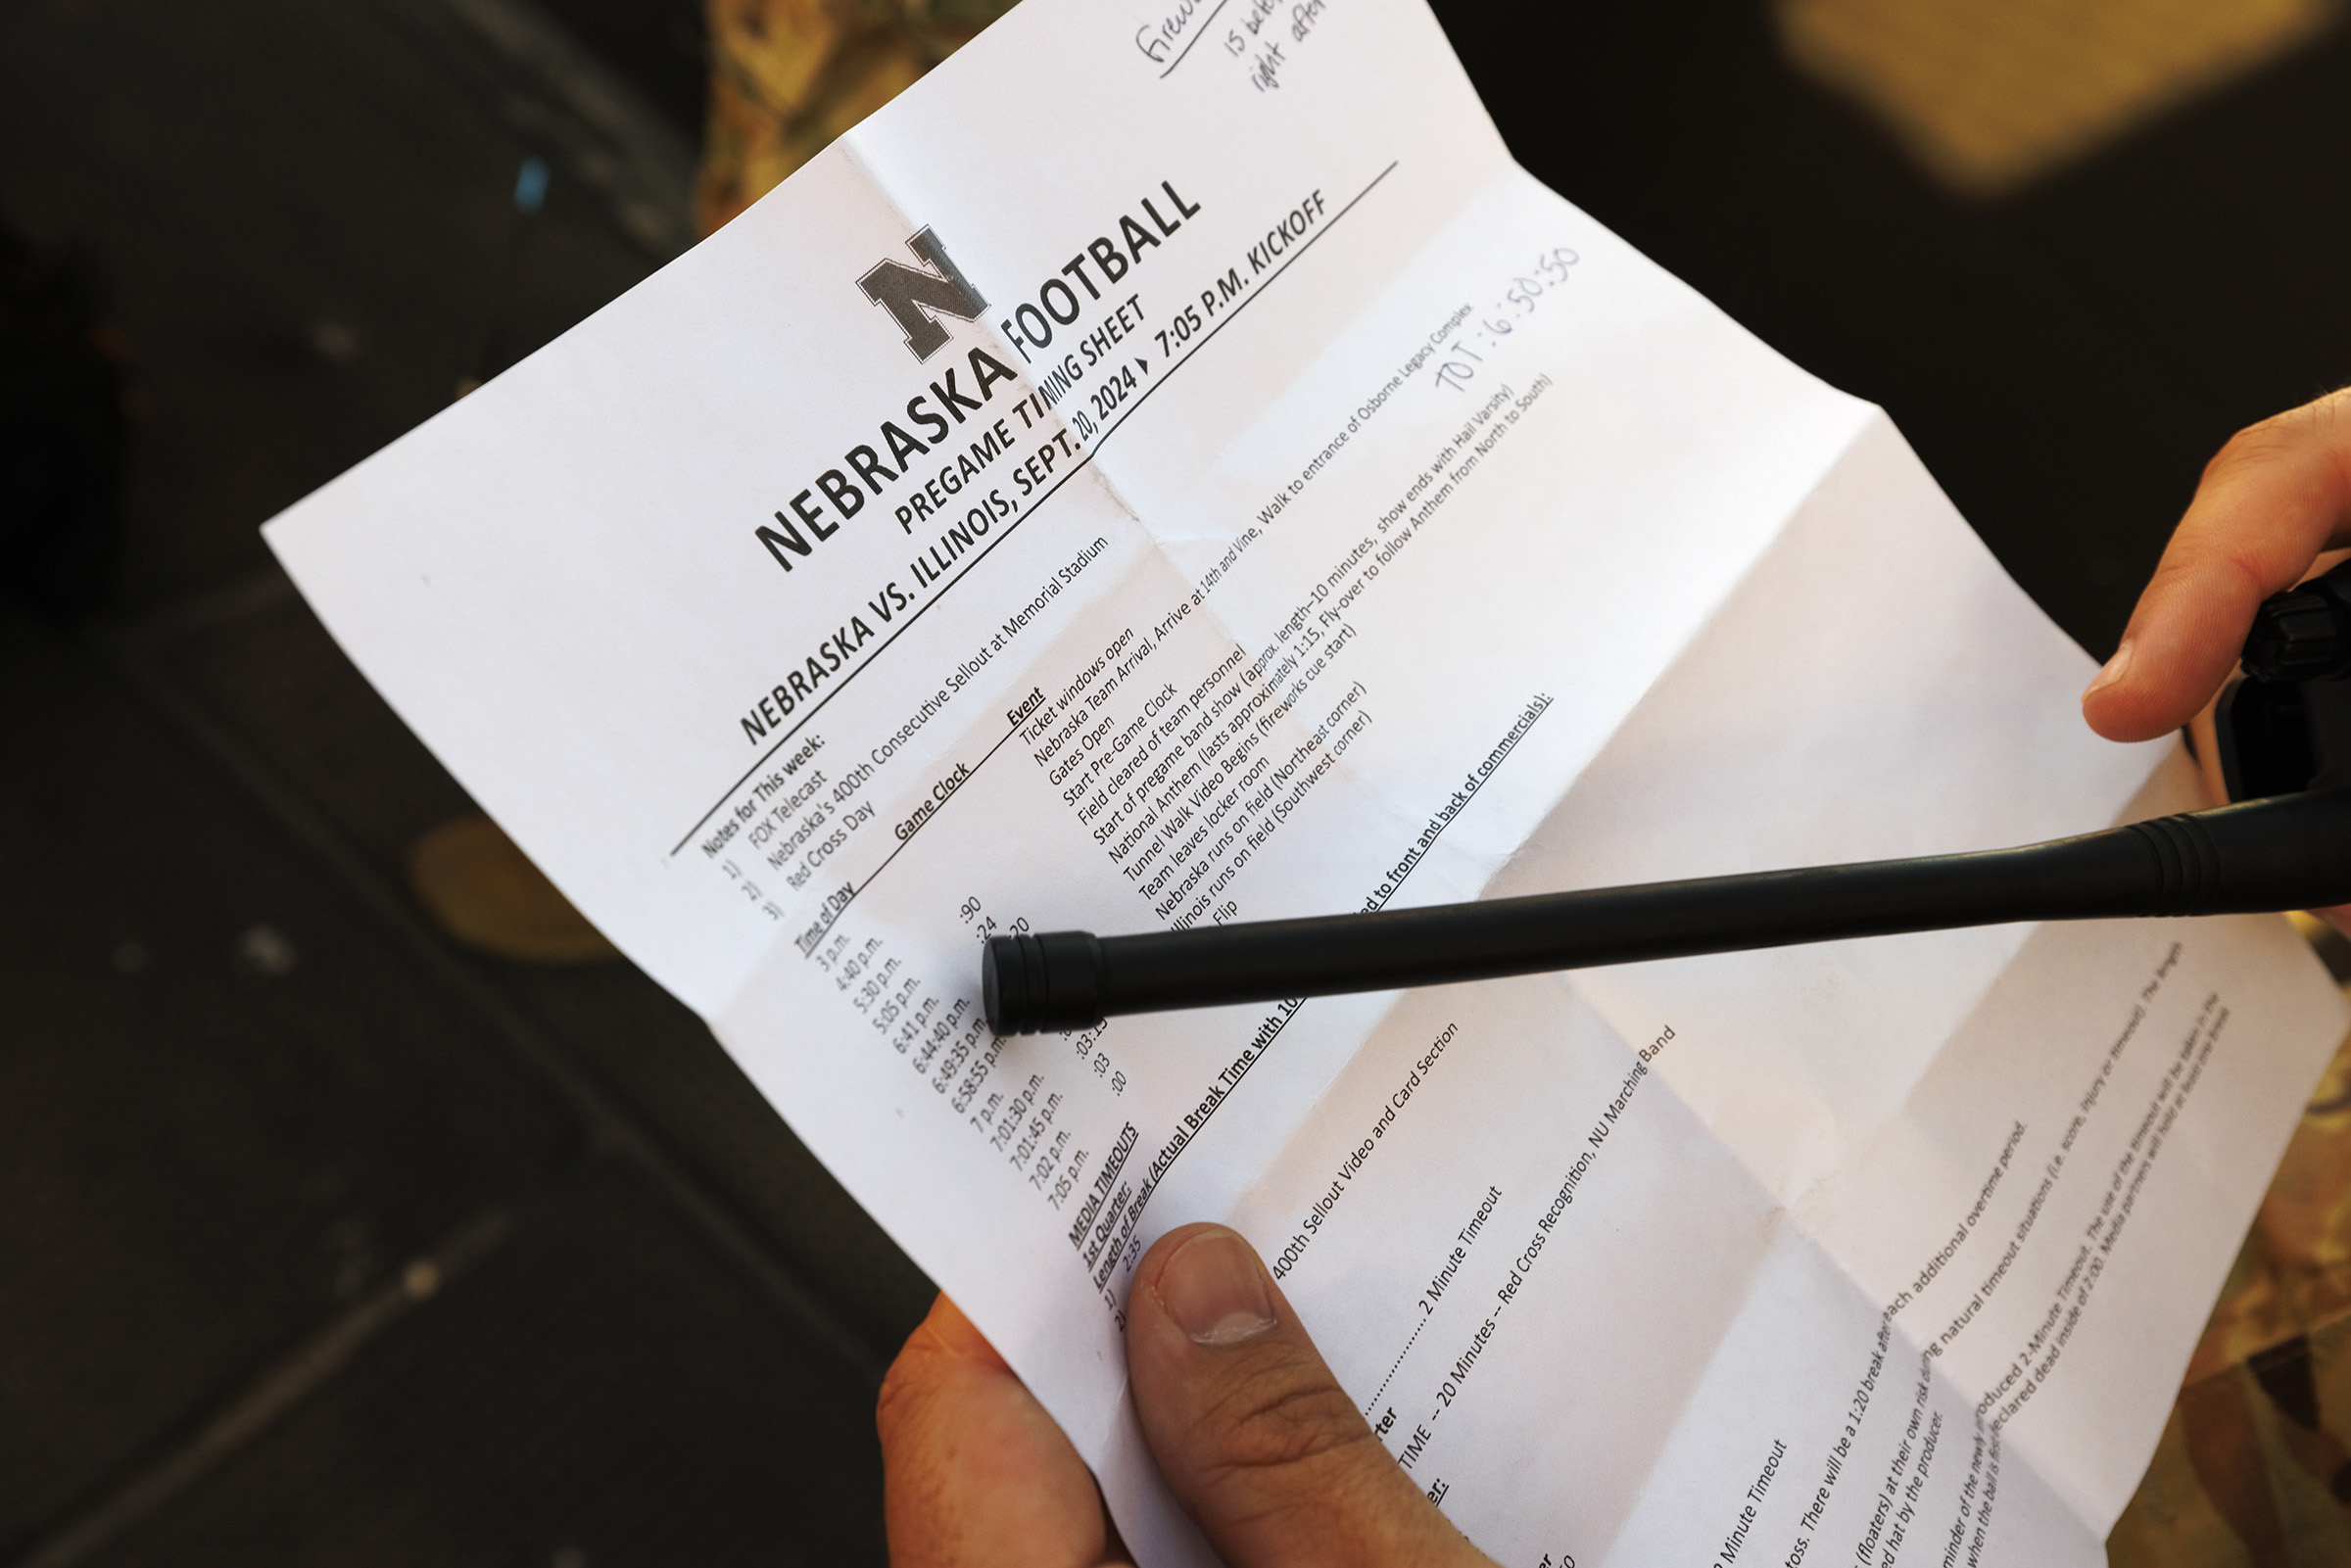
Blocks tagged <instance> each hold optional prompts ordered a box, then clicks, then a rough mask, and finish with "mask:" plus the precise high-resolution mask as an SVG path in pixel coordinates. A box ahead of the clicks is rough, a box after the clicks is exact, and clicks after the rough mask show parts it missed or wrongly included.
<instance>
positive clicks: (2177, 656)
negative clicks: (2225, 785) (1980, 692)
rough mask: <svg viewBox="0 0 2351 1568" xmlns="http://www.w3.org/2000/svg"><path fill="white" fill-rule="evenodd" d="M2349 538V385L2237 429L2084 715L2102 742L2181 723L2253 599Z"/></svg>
mask: <svg viewBox="0 0 2351 1568" xmlns="http://www.w3.org/2000/svg"><path fill="white" fill-rule="evenodd" d="M2344 546H2351V388H2346V389H2344V390H2343V391H2341V392H2337V393H2335V394H2333V395H2332V396H2330V397H2326V398H2321V399H2320V400H2319V401H2318V402H2316V403H2312V404H2304V405H2303V406H2301V407H2299V408H2295V409H2291V410H2289V411H2287V412H2285V413H2281V414H2279V415H2278V416H2277V417H2275V418H2272V419H2265V420H2263V421H2262V422H2261V423H2260V424H2257V425H2255V426H2253V427H2252V428H2250V429H2248V430H2243V431H2239V432H2238V433H2237V434H2236V435H2235V436H2234V437H2233V438H2231V441H2230V443H2229V445H2227V446H2226V447H2223V448H2222V449H2221V451H2220V455H2218V456H2216V457H2214V458H2213V459H2212V461H2211V462H2210V463H2208V464H2206V465H2205V468H2204V479H2203V482H2202V483H2201V484H2200V485H2198V486H2197V488H2196V495H2195V499H2194V500H2193V501H2191V502H2189V504H2188V508H2187V515H2186V516H2185V517H2183V518H2182V519H2181V521H2180V526H2179V528H2178V529H2177V530H2176V531H2175V532H2174V533H2173V535H2172V542H2171V544H2170V545H2169V546H2165V548H2164V552H2163V559H2162V561H2161V562H2159V563H2158V564H2157V565H2156V568H2155V576H2154V579H2153V580H2152V581H2151V582H2149V583H2148V584H2147V588H2146V592H2145V593H2143V594H2140V595H2139V597H2138V607H2137V608H2136V609H2135V610H2134V611H2132V613H2131V624H2130V625H2129V626H2128V627H2127V628H2125V629H2124V632H2123V641H2122V645H2121V646H2120V647H2119V648H2117V649H2116V650H2115V655H2114V657H2113V658H2111V659H2109V660H2108V661H2107V662H2106V667H2105V668H2104V669H2102V670H2100V671H2099V672H2098V675H2097V679H2096V680H2094V681H2092V682H2090V684H2089V689H2087V691H2085V692H2083V693H2082V713H2083V717H2084V718H2086V719H2087V720H2088V721H2089V727H2090V728H2091V729H2092V730H2095V731H2096V732H2097V733H2098V734H2100V735H2102V736H2105V737H2106V738H2107V739H2109V740H2151V739H2154V738H2155V737H2156V736H2161V735H2164V734H2166V733H2168V732H2170V731H2173V730H2177V729H2179V728H2180V727H2181V726H2182V725H2183V724H2185V723H2187V722H2188V721H2189V720H2190V719H2192V718H2194V717H2196V716H2197V715H2198V714H2200V713H2202V712H2203V711H2204V710H2205V709H2206V708H2208V707H2209V706H2210V704H2211V702H2212V699H2213V697H2214V696H2215V695H2216V694H2217V693H2218V692H2219V690H2220V689H2221V683H2222V682H2224V681H2226V680H2227V679H2228V678H2229V672H2230V671H2231V669H2233V668H2234V667H2235V665H2236V656H2237V653H2238V650H2239V649H2241V648H2242V647H2243V646H2244V641H2245V634H2246V633H2247V632H2248V631H2250V630H2251V629H2252V626H2253V612H2254V610H2255V609H2256V608H2258V607H2259V606H2260V604H2261V601H2262V600H2263V599H2265V598H2268V597H2269V596H2270V595H2271V594H2276V593H2279V592H2280V591H2282V590H2284V589H2288V588H2291V587H2293V586H2294V585H2295V584H2296V583H2299V582H2301V581H2302V580H2303V579H2304V578H2306V577H2308V576H2310V575H2311V572H2312V569H2313V568H2314V567H2315V566H2318V565H2320V564H2322V563H2321V560H2320V557H2321V556H2322V555H2324V554H2325V553H2326V552H2327V551H2329V550H2336V549H2341V548H2343V547H2344ZM2327 564H2330V563H2327ZM2202 749H2203V750H2204V752H2205V754H2207V755H2209V754H2210V747H2209V746H2205V747H2203V748H2202Z"/></svg>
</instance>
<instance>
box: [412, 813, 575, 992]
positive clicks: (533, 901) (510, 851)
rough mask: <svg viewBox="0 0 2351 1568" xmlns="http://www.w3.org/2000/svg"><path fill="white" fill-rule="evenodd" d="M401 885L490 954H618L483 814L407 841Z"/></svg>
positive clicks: (567, 960) (540, 960)
mask: <svg viewBox="0 0 2351 1568" xmlns="http://www.w3.org/2000/svg"><path fill="white" fill-rule="evenodd" d="M408 885H409V887H410V889H411V890H413V891H414V893H415V894H416V899H417V902H419V903H421V904H422V905H424V907H425V909H426V910H427V911H428V912H429V913H430V914H431V915H432V917H433V920H434V922H435V924H437V925H439V926H440V927H441V928H442V929H443V930H444V931H446V932H448V933H449V934H450V935H451V936H452V937H454V938H456V940H457V941H459V942H461V943H463V944H464V945H465V946H467V947H470V948H473V949H475V950H476V951H478V952H483V953H488V954H490V955H491V956H492V957H494V958H512V959H521V960H523V961H524V962H526V963H532V964H587V963H594V962H597V961H599V960H601V959H612V958H618V957H619V956H620V951H619V949H617V948H615V947H614V946H613V945H612V944H611V943H610V942H607V941H605V940H604V938H603V933H602V932H600V931H599V930H598V929H597V928H596V927H593V926H591V925H589V924H588V921H587V918H586V917H585V916H583V915H581V913H580V912H579V911H578V910H576V909H574V908H572V907H571V901H570V900H569V899H567V898H565V897H564V896H563V895H562V894H561V893H559V892H557V891H555V884H554V883H553V882H551V881H549V880H548V879H547V877H546V875H545V874H544V873H542V872H541V871H540V870H539V868H538V867H536V866H534V865H532V864H531V862H530V858H529V857H528V856H526V855H524V854H523V852H522V851H521V850H520V849H517V848H516V847H515V846H514V840H512V839H511V838H508V837H507V836H506V835H505V834H504V833H503V832H500V831H499V828H498V825H497V824H496V823H494V822H492V821H491V820H490V819H489V818H487V817H482V816H469V817H454V818H452V819H450V820H449V821H448V822H445V823H442V824H440V825H439V826H437V827H435V828H432V829H430V830H429V831H427V832H425V833H424V835H423V836H422V837H420V838H418V839H417V840H416V841H415V842H414V843H413V844H411V845H409V846H408Z"/></svg>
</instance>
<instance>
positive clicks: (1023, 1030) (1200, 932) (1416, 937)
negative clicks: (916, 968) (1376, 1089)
mask: <svg viewBox="0 0 2351 1568" xmlns="http://www.w3.org/2000/svg"><path fill="white" fill-rule="evenodd" d="M2322 644H2325V645H2324V646H2323V645H2322ZM2246 649H2247V658H2246V665H2247V672H2246V674H2244V675H2242V676H2240V677H2238V678H2237V681H2236V684H2235V685H2234V686H2232V688H2231V692H2230V693H2229V694H2228V695H2226V696H2225V697H2224V699H2223V703H2222V708H2221V713H2222V718H2223V723H2222V727H2221V728H2222V736H2221V739H2222V745H2223V749H2224V756H2223V759H2222V760H2223V765H2224V772H2225V774H2226V776H2227V777H2228V778H2229V780H2230V782H2231V787H2232V788H2234V787H2235V785H2236V782H2237V781H2238V780H2239V779H2252V778H2262V779H2265V780H2269V781H2273V782H2274V783H2273V786H2274V787H2282V788H2286V789H2294V790H2301V791H2305V792H2301V793H2281V794H2277V795H2274V796H2272V797H2271V798H2267V799H2261V800H2252V801H2247V802H2245V803H2242V804H2238V805H2231V806H2221V807H2217V808H2215V809H2213V810H2211V811H2199V812H2193V813H2189V814H2186V815H2183V816H2176V817H2163V818H2159V819H2157V820H2155V821H2152V822H2142V823H2133V824H2131V825H2130V826H2128V827H2124V828H2115V829H2109V830H2107V831H2106V832H2094V833H2087V834H2085V835H2083V836H2082V837H2079V838H2061V839H2057V840H2055V841H2053V842H2050V843H2045V844H2030V845H2027V846H2025V847H2024V848H2021V849H1995V850H1988V851H1984V852H1981V853H1976V854H1964V855H1939V856H1934V857H1931V858H1927V859H1918V860H1883V861H1872V862H1867V863H1864V864H1860V865H1852V866H1815V867H1809V868H1806V869H1803V870H1799V871H1774V872H1759V873H1756V874H1753V875H1751V876H1743V877H1706V878H1701V879H1696V880H1691V881H1675V882H1655V883H1651V884H1648V885H1646V886H1635V887H1603V888H1595V889H1592V890H1589V891H1585V892H1573V893H1549V894H1544V895H1541V896H1537V897H1532V898H1504V899H1492V900H1487V901H1483V902H1478V903H1468V904H1446V905H1439V906H1435V907H1432V908H1427V909H1408V910H1385V911H1381V912H1379V913H1377V914H1370V915H1335V916H1327V917H1323V918H1319V919H1310V920H1284V921H1260V922H1254V923H1250V924H1245V925H1234V926H1214V927H1197V928H1193V929H1190V930H1180V931H1149V932H1144V933H1141V934H1138V935H1133V936H1095V935H1093V934H1092V933H1091V932H1088V931H1049V932H1046V933H1044V934H1041V935H1018V936H997V937H992V938H990V939H989V941H988V943H987V946H986V949H985V951H984V955H983V957H982V961H981V985H982V994H983V997H984V1003H985V1007H986V1013H987V1022H988V1025H989V1026H990V1027H991V1028H993V1029H994V1030H995V1031H996V1032H997V1033H998V1034H1029V1033H1035V1032H1038V1031H1044V1030H1059V1029H1080V1028H1090V1027H1092V1026H1093V1025H1094V1024H1096V1023H1099V1022H1102V1021H1103V1020H1104V1019H1105V1018H1107V1017H1110V1016H1112V1015H1114V1014H1125V1013H1157V1012H1166V1011H1169V1010H1172V1009H1176V1008H1192V1007H1223V1006H1226V1005H1230V1004H1235V1003H1243V1002H1272V1001H1281V1000H1285V999H1288V998H1292V997H1306V996H1335V995H1340V994H1343V993H1346V992H1350V991H1385V990H1392V989H1395V988H1397V987H1400V986H1412V985H1445V984H1453V983H1456V982H1459V981H1463V980H1481V979H1493V978H1496V977H1499V976H1501V975H1505V974H1540V973H1545V972H1548V971H1554V970H1569V969H1585V968H1591V967H1594V966H1597V965H1603V964H1631V963H1638V962H1641V961H1643V960H1648V959H1659V958H1684V957H1688V956H1690V955H1692V954H1696V953H1722V952H1731V951H1736V950H1740V949H1746V948H1760V947H1786V946H1792V945H1795V944H1798V943H1803V942H1827V941H1838V940H1843V939H1845V938H1848V937H1855V936H1887V935H1894V934H1896V933H1899V932H1904V931H1925V930H1946V929H1951V928H1954V927H1965V926H1999V925H2006V924H2008V923H2010V922H2014V921H2042V920H2110V919H2116V918H2123V917H2133V916H2179V915H2243V914H2265V913H2271V912H2275V911H2279V910H2288V909H2323V908H2327V907H2330V906H2332V905H2336V904H2346V903H2351V679H2346V678H2347V677H2351V563H2346V565H2345V566H2342V567H2338V568H2336V570H2335V571H2334V572H2332V573H2329V574H2328V575H2327V578H2325V579H2323V580H2321V581H2320V582H2319V583H2317V584H2312V585H2306V586H2305V587H2304V588H2303V589H2300V590H2296V591H2294V592H2292V593H2288V594H2279V595H2278V596H2277V597H2276V598H2273V599H2271V600H2270V601H2268V602H2267V603H2265V604H2264V605H2263V606H2262V611H2261V614H2260V617H2259V618H2258V619H2257V621H2256V623H2255V626H2254V631H2253V635H2252V636H2251V637H2250V638H2249V639H2248V640H2247V641H2246ZM2312 672H2317V673H2316V674H2315V676H2314V675H2313V673H2312ZM2338 682H2339V683H2342V684H2341V685H2340V686H2339V687H2338V686H2337V685H2336V683H2338ZM2231 711H2236V712H2237V713H2239V715H2240V719H2239V722H2238V723H2236V724H2235V725H2233V726H2231V724H2230V723H2229V722H2228V720H2229V715H2230V714H2231ZM2256 713H2258V714H2259V715H2260V716H2261V721H2260V723H2258V724H2255V723H2252V722H2250V721H2251V718H2252V716H2253V715H2254V714H2256ZM2256 746H2265V747H2272V748H2276V755H2274V756H2268V755H2265V756H2255V755H2253V754H2252V752H2253V749H2254V748H2255V747H2256ZM2279 757H2282V758H2283V759H2284V760H2283V761H2279Z"/></svg>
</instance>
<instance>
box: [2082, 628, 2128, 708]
mask: <svg viewBox="0 0 2351 1568" xmlns="http://www.w3.org/2000/svg"><path fill="white" fill-rule="evenodd" d="M2130 668H2131V644H2130V643H2129V642H2127V641H2126V642H2125V643H2124V644H2123V645H2122V646H2121V647H2119V648H2116V649H2115V650H2114V657H2113V658H2111V659H2108V660H2107V661H2106V667H2105V668H2104V669H2102V670H2100V671H2099V672H2098V676H2097V679H2096V680H2094V681H2092V682H2090V683H2089V685H2088V686H2087V687H2086V688H2084V689H2083V691H2082V695H2083V696H2084V697H2086V698H2087V697H2088V696H2090V695H2092V694H2093V693H2096V692H2099V691H2103V690H2105V689H2106V688H2108V687H2110V686H2112V685H2114V683H2115V682H2117V681H2120V680H2121V679H2122V678H2123V672H2124V671H2126V670H2128V669H2130Z"/></svg>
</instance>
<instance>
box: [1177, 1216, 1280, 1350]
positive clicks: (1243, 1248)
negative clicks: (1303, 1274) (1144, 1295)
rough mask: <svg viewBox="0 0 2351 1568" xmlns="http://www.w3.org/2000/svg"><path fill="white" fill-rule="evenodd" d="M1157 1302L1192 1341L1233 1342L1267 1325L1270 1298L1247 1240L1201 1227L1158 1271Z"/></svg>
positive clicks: (1270, 1322)
mask: <svg viewBox="0 0 2351 1568" xmlns="http://www.w3.org/2000/svg"><path fill="white" fill-rule="evenodd" d="M1159 1301H1160V1305H1161V1306H1162V1307H1166V1308H1167V1312H1168V1315H1169V1316H1170V1317H1172V1318H1174V1319H1175V1320H1176V1327H1177V1328H1180V1329H1182V1330H1183V1331H1184V1332H1185V1333H1186V1334H1188V1335H1190V1336H1191V1338H1192V1343H1193V1344H1195V1345H1233V1344H1237V1343H1239V1342H1240V1341H1242V1340H1246V1339H1254V1338H1256V1337H1257V1336H1258V1335H1260V1334H1263V1333H1264V1332H1265V1331H1266V1330H1267V1329H1270V1328H1271V1327H1272V1326H1273V1303H1272V1302H1271V1300H1270V1299H1269V1298H1268V1297H1267V1295H1266V1281H1265V1276H1264V1275H1262V1274H1261V1273H1259V1272H1258V1267H1257V1259H1256V1258H1255V1256H1253V1255H1252V1254H1251V1253H1250V1251H1249V1247H1248V1244H1247V1243H1245V1242H1243V1241H1242V1240H1241V1238H1240V1237H1238V1236H1236V1235H1234V1234H1233V1233H1232V1232H1231V1231H1229V1230H1208V1231H1202V1232H1201V1233H1200V1234H1199V1235H1197V1236H1194V1237H1193V1238H1192V1239H1191V1240H1190V1241H1187V1242H1185V1243H1184V1244H1183V1245H1182V1246H1181V1247H1178V1248H1176V1256H1175V1257H1173V1258H1171V1259H1168V1263H1167V1266H1166V1267H1165V1268H1163V1269H1161V1270H1160V1271H1159Z"/></svg>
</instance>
